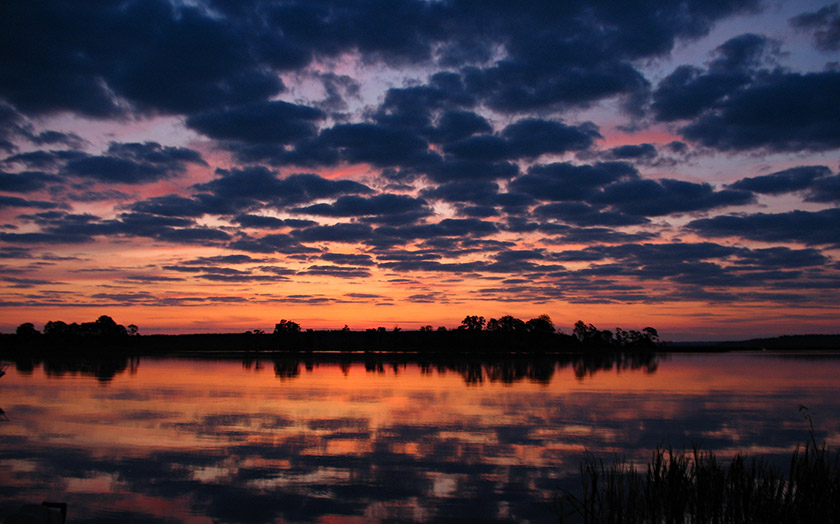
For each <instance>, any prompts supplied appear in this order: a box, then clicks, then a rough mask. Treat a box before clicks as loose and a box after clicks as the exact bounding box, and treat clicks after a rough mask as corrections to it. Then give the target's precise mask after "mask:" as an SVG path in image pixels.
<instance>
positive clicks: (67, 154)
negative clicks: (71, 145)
mask: <svg viewBox="0 0 840 524" xmlns="http://www.w3.org/2000/svg"><path fill="white" fill-rule="evenodd" d="M86 156H87V155H86V154H85V153H83V152H81V151H75V150H68V151H64V150H56V151H43V150H39V151H29V152H27V153H18V154H16V155H12V156H9V157H6V158H5V159H4V160H3V162H4V163H6V164H22V165H25V166H27V167H29V168H32V169H49V168H54V167H57V166H59V165H61V164H63V163H64V162H66V161H68V160H73V159H76V158H84V157H86Z"/></svg>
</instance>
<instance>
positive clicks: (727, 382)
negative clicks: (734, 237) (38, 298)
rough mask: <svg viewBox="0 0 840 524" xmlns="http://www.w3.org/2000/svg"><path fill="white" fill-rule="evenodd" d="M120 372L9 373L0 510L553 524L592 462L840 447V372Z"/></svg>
mask: <svg viewBox="0 0 840 524" xmlns="http://www.w3.org/2000/svg"><path fill="white" fill-rule="evenodd" d="M120 367H121V366H120V365H117V366H116V367H115V366H113V365H110V364H109V365H101V366H98V367H97V366H94V365H91V364H90V363H82V364H78V365H73V364H70V363H68V362H64V363H61V364H57V363H47V362H44V363H33V365H32V370H31V373H29V374H25V373H20V372H18V371H14V372H11V373H10V374H9V376H7V377H4V379H3V380H4V383H3V384H2V386H3V390H2V394H3V396H2V397H0V400H2V405H3V407H4V409H5V410H6V413H7V414H8V416H9V418H10V420H9V421H8V422H4V423H2V425H0V485H3V486H5V487H4V489H3V491H2V495H1V497H2V498H0V501H2V503H1V505H0V510H5V509H6V508H7V507H13V506H14V505H15V504H18V503H20V502H21V501H24V500H39V499H41V498H53V499H61V500H67V501H68V502H69V503H70V508H71V511H72V513H71V515H72V516H73V522H96V521H99V522H102V521H108V520H110V521H116V520H119V519H121V518H124V517H126V516H129V515H130V517H131V518H130V520H131V521H132V522H189V523H203V522H211V521H213V522H242V523H245V522H269V521H281V522H282V521H285V522H319V521H320V522H325V521H328V520H329V519H330V518H331V517H336V516H340V517H341V518H342V519H349V518H351V517H355V518H357V519H358V520H359V521H360V522H361V521H383V522H384V521H393V520H398V521H424V522H440V521H445V520H451V519H456V520H463V519H474V520H478V521H482V522H525V521H531V522H550V521H551V520H552V516H551V514H550V513H549V512H548V510H547V508H546V506H545V505H544V504H542V502H543V501H545V500H546V499H548V498H549V497H551V495H552V494H553V493H555V492H556V490H557V489H558V488H560V487H562V486H567V487H568V486H572V485H574V483H575V482H576V472H577V464H578V459H579V457H580V455H581V453H582V452H583V451H584V449H588V450H591V451H593V452H596V453H603V454H610V453H614V452H617V453H622V454H626V455H628V456H629V457H631V458H636V459H645V458H646V457H647V455H648V452H649V450H650V449H651V448H652V447H654V446H655V445H657V444H659V443H666V444H671V445H674V446H675V447H681V446H684V445H691V444H692V443H693V442H701V443H702V444H703V445H704V447H707V448H711V449H717V450H721V452H722V453H724V454H726V453H728V452H731V451H733V450H737V449H740V450H750V449H756V450H761V451H763V452H769V453H771V454H772V453H777V454H780V455H781V454H788V453H789V451H790V450H791V449H792V448H793V446H794V445H795V444H796V443H799V442H802V441H803V439H804V438H805V429H806V428H805V427H804V425H803V424H802V423H801V422H800V419H799V418H798V416H797V412H796V409H797V407H798V405H799V404H806V405H809V407H811V409H812V413H813V414H814V415H815V417H816V418H817V421H818V429H820V430H821V433H820V434H819V435H818V437H820V438H825V437H826V436H827V435H831V434H834V435H836V434H838V432H840V431H838V430H840V400H838V399H837V395H833V394H831V392H832V391H834V392H836V387H835V386H834V382H833V381H834V378H833V377H836V376H837V372H838V371H840V359H838V358H831V359H825V360H819V361H807V360H795V361H794V360H785V361H782V360H779V359H775V358H770V357H764V356H761V355H744V354H729V355H675V356H673V357H672V358H670V359H668V360H664V361H659V360H649V361H645V362H640V361H633V360H619V361H601V362H590V363H588V364H584V363H581V362H574V361H572V360H569V361H564V360H560V361H555V360H551V359H546V360H528V359H506V360H498V361H485V362H482V361H478V360H452V361H436V362H420V363H417V362H411V361H406V360H402V359H391V358H389V357H384V358H383V359H380V360H375V359H374V360H371V359H369V360H367V361H365V360H364V359H362V360H361V361H345V362H336V361H334V360H333V361H324V360H309V361H307V360H300V361H298V360H295V359H281V360H277V361H273V362H272V361H263V362H259V363H258V362H250V363H249V362H245V363H242V362H238V361H188V360H171V359H142V360H141V361H139V362H127V363H126V365H125V366H122V367H121V369H120ZM114 369H117V371H116V372H113V370H114ZM58 370H60V372H58ZM103 370H106V371H105V372H103ZM132 370H133V372H132ZM112 372H113V374H112ZM106 377H107V380H103V378H106ZM103 385H104V387H103Z"/></svg>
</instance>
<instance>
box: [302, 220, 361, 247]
mask: <svg viewBox="0 0 840 524" xmlns="http://www.w3.org/2000/svg"><path fill="white" fill-rule="evenodd" d="M372 232H373V229H372V228H371V227H370V226H369V225H367V224H348V223H340V224H334V225H330V226H312V227H307V228H304V229H298V230H295V231H292V236H294V237H295V238H297V239H298V240H300V241H301V242H346V243H353V242H361V241H364V240H368V239H369V238H370V237H371V235H372Z"/></svg>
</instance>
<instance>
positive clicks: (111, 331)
mask: <svg viewBox="0 0 840 524" xmlns="http://www.w3.org/2000/svg"><path fill="white" fill-rule="evenodd" d="M15 334H17V335H18V336H23V337H34V336H38V335H42V334H43V335H46V336H49V337H70V338H88V337H97V338H115V337H127V336H135V335H138V334H139V328H138V327H137V326H136V325H134V324H129V325H128V327H126V326H123V325H122V324H117V323H116V322H115V321H114V319H112V318H111V317H109V316H108V315H102V316H101V317H99V318H97V319H96V320H95V321H93V322H82V323H81V324H78V323H76V322H73V323H72V324H68V323H66V322H64V321H61V320H50V321H49V322H47V323H46V324H44V332H43V333H41V332H40V331H38V330H37V329H36V328H35V324H33V323H32V322H24V323H23V324H21V325H19V326H18V327H17V329H16V330H15Z"/></svg>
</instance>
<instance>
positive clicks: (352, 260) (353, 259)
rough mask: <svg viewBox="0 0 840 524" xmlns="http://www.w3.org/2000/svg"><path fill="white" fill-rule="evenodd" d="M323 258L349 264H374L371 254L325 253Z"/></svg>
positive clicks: (334, 262)
mask: <svg viewBox="0 0 840 524" xmlns="http://www.w3.org/2000/svg"><path fill="white" fill-rule="evenodd" d="M321 259H322V260H326V261H327V262H332V263H333V264H342V265H348V266H372V265H373V259H372V258H371V257H370V255H353V254H342V253H324V254H323V255H321Z"/></svg>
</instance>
